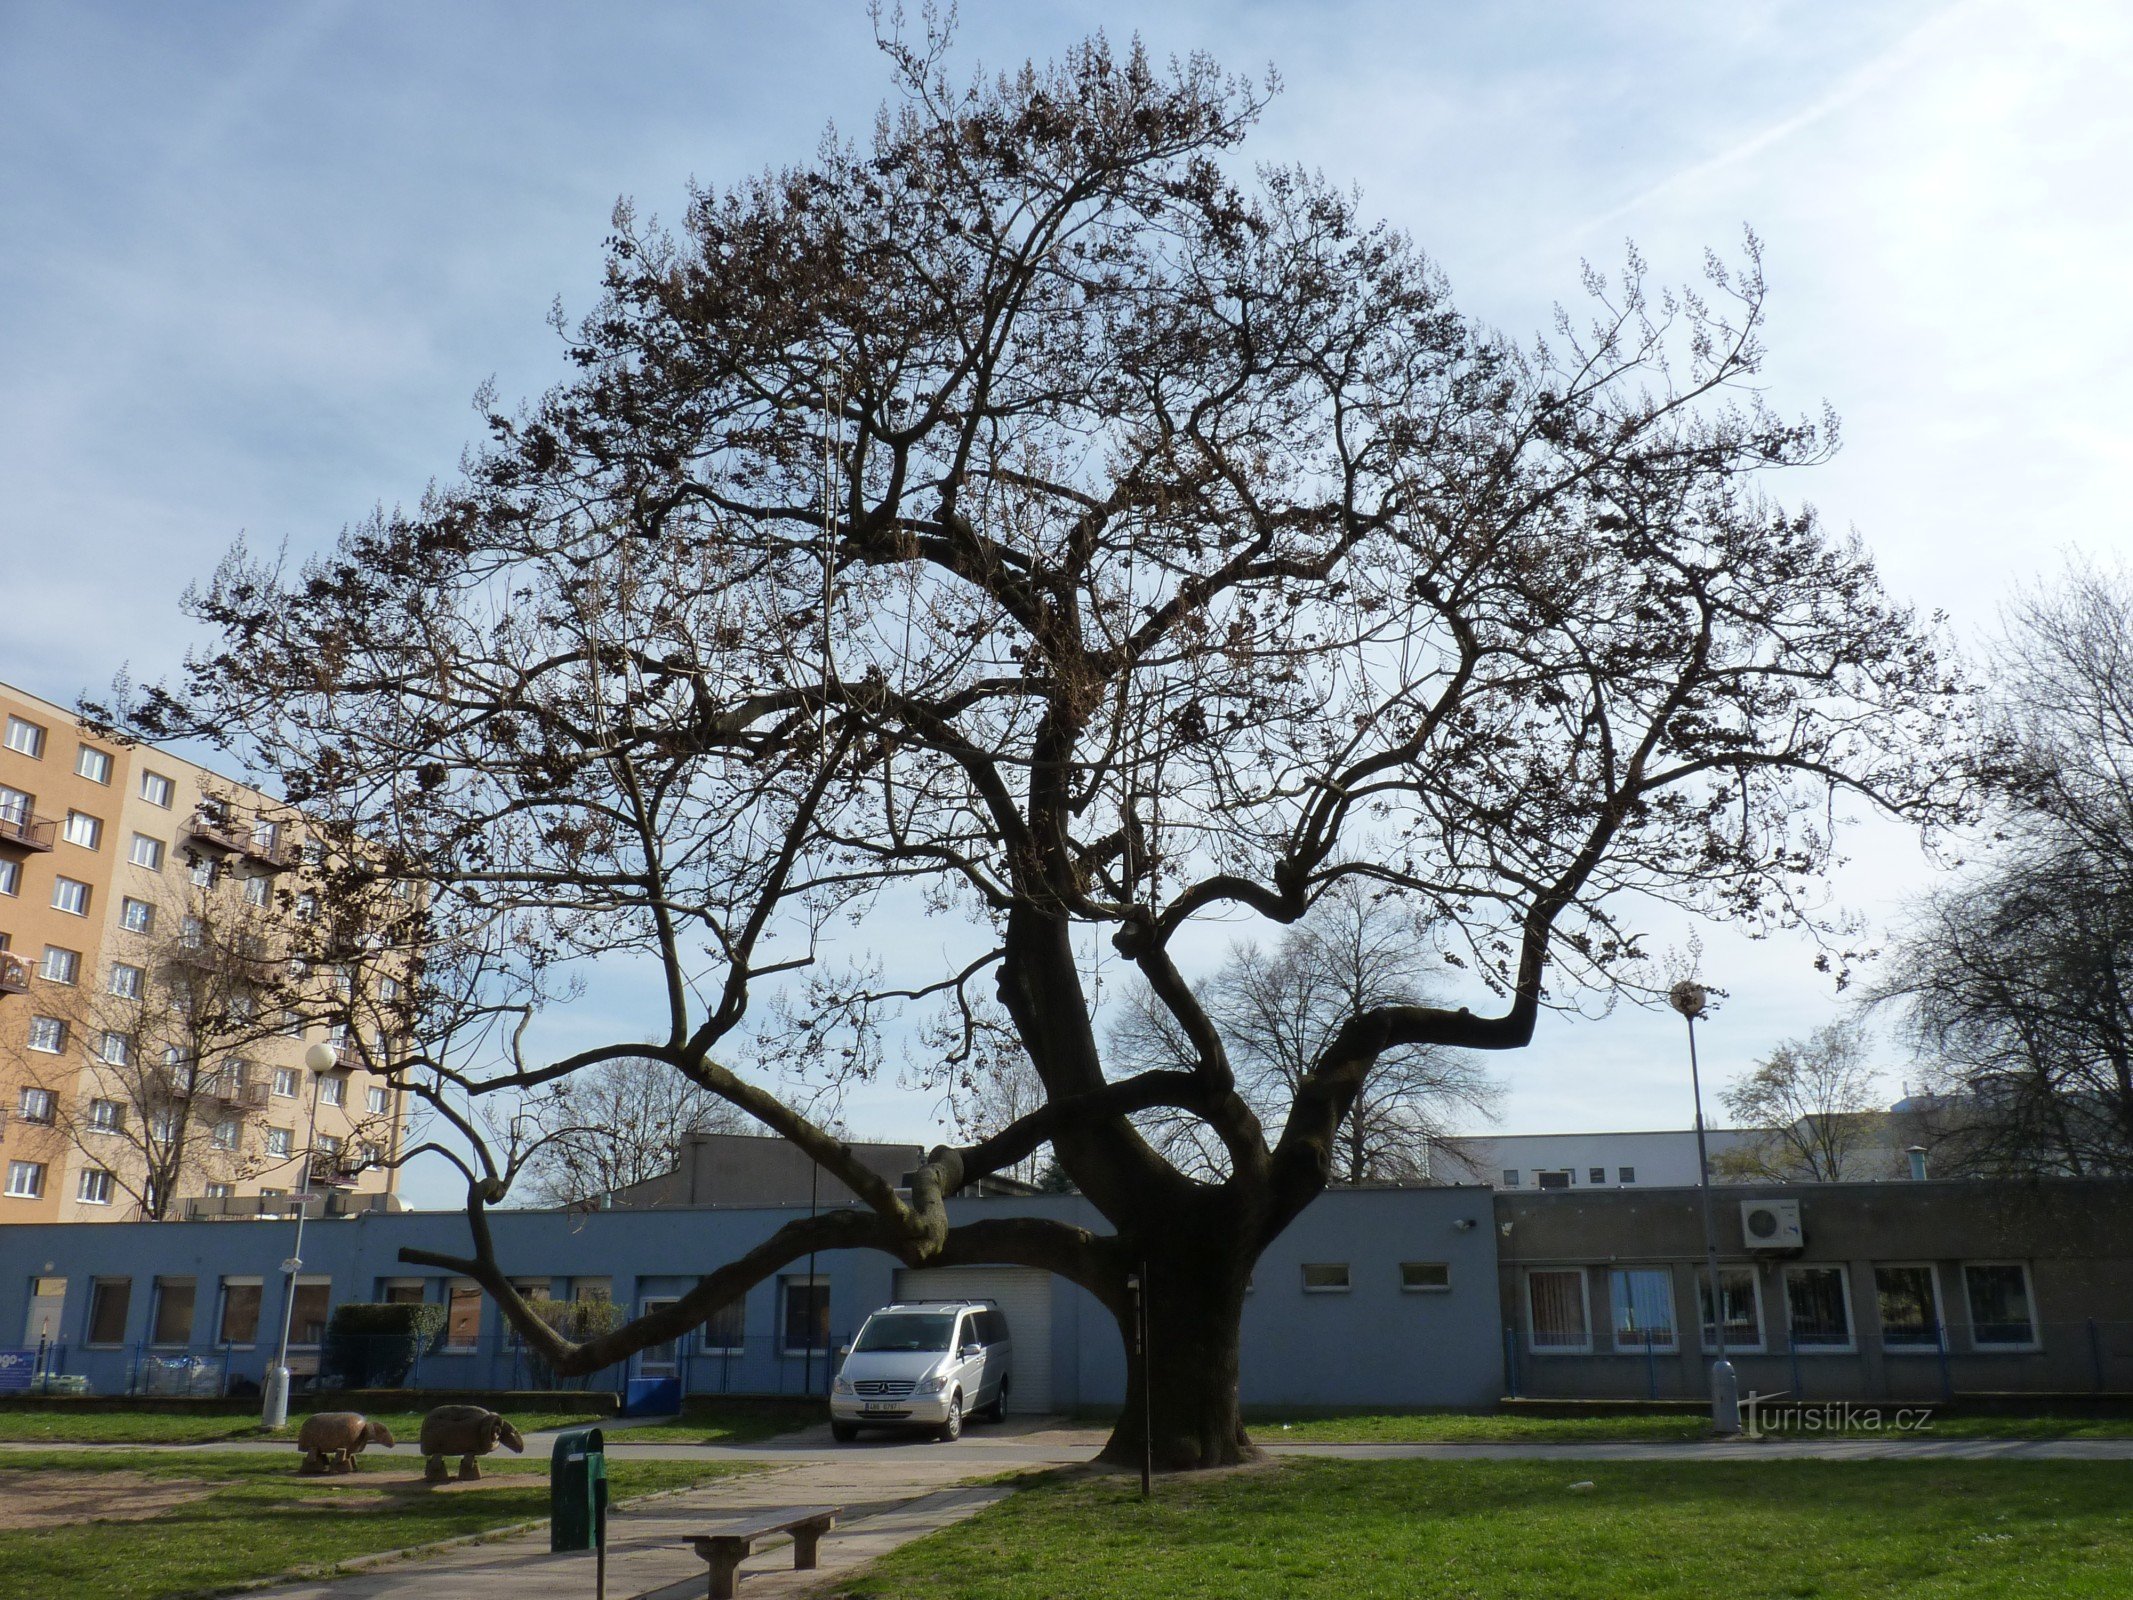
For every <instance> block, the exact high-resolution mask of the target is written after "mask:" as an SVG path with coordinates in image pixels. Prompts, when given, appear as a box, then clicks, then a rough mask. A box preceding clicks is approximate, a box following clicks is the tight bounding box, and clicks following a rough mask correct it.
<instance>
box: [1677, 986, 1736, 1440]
mask: <svg viewBox="0 0 2133 1600" xmlns="http://www.w3.org/2000/svg"><path fill="white" fill-rule="evenodd" d="M1666 1003H1667V1004H1668V1005H1670V1006H1672V1007H1673V1008H1674V1009H1675V1010H1676V1011H1678V1012H1680V1013H1681V1015H1682V1019H1683V1020H1684V1021H1686V1022H1687V1023H1688V1025H1689V1092H1690V1093H1691V1094H1692V1095H1694V1096H1695V1099H1696V1190H1697V1193H1698V1195H1699V1196H1700V1197H1701V1198H1702V1200H1703V1259H1704V1270H1705V1271H1706V1272H1708V1273H1709V1274H1710V1275H1711V1276H1710V1284H1711V1337H1712V1344H1713V1346H1714V1347H1715V1349H1716V1355H1715V1357H1714V1359H1713V1360H1712V1362H1711V1431H1712V1432H1714V1433H1718V1434H1721V1435H1731V1434H1736V1433H1739V1432H1740V1378H1739V1375H1738V1374H1736V1373H1735V1372H1734V1370H1733V1363H1732V1362H1731V1361H1729V1360H1727V1359H1726V1292H1725V1288H1724V1286H1723V1285H1722V1284H1721V1283H1720V1281H1719V1277H1718V1224H1717V1222H1716V1220H1715V1219H1714V1218H1713V1216H1712V1214H1711V1157H1710V1152H1709V1151H1708V1149H1707V1148H1706V1147H1705V1144H1704V1134H1703V1078H1702V1075H1701V1074H1700V1073H1699V1071H1698V1070H1697V1065H1696V1019H1697V1018H1698V1017H1700V1016H1702V1015H1703V1014H1704V1010H1705V1008H1706V1007H1707V1006H1708V1005H1709V1004H1710V995H1709V993H1708V992H1707V991H1706V990H1705V989H1704V986H1703V985H1702V984H1700V983H1697V982H1695V981H1694V980H1693V979H1689V978H1684V979H1682V980H1681V982H1679V983H1677V984H1675V985H1674V987H1673V988H1672V989H1670V990H1668V991H1667V996H1666ZM1700 1309H1701V1308H1700V1307H1699V1312H1700ZM1699 1320H1700V1316H1699Z"/></svg>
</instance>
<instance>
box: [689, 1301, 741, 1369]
mask: <svg viewBox="0 0 2133 1600" xmlns="http://www.w3.org/2000/svg"><path fill="white" fill-rule="evenodd" d="M725 1317H730V1318H731V1319H732V1326H731V1327H730V1328H722V1327H719V1326H717V1322H718V1319H720V1318H725ZM729 1340H730V1341H731V1342H730V1343H729V1342H728V1341H729ZM696 1353H697V1354H698V1355H703V1356H741V1355H746V1354H747V1353H748V1291H747V1290H745V1289H744V1290H742V1291H741V1292H740V1293H739V1294H737V1295H735V1296H734V1297H733V1298H732V1299H731V1300H728V1301H727V1302H726V1303H725V1304H724V1305H722V1306H720V1307H719V1308H718V1309H717V1310H715V1311H713V1312H712V1313H711V1314H710V1315H709V1316H707V1317H705V1318H704V1320H703V1321H701V1322H699V1323H698V1324H697V1325H696Z"/></svg>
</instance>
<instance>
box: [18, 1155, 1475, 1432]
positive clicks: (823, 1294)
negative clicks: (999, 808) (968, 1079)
mask: <svg viewBox="0 0 2133 1600" xmlns="http://www.w3.org/2000/svg"><path fill="white" fill-rule="evenodd" d="M805 1214H806V1208H805V1207H798V1208H795V1207H790V1206H727V1207H715V1208H674V1209H657V1210H632V1211H619V1210H618V1211H595V1212H583V1211H501V1212H495V1213H492V1214H491V1222H492V1227H493V1231H494V1234H495V1238H496V1245H497V1251H498V1254H499V1258H500V1259H501V1261H502V1263H503V1264H504V1266H505V1268H506V1270H507V1271H508V1272H509V1273H510V1274H511V1276H512V1277H513V1278H514V1279H515V1280H517V1281H518V1282H519V1283H520V1284H521V1285H522V1286H523V1287H527V1288H530V1289H535V1290H539V1291H544V1292H546V1293H547V1294H548V1295H549V1296H550V1297H551V1298H553V1299H556V1300H573V1299H588V1298H605V1299H611V1300H613V1301H614V1302H615V1303H616V1304H617V1305H618V1306H619V1307H620V1308H621V1309H622V1310H624V1311H625V1312H628V1313H631V1314H635V1313H639V1312H642V1311H643V1310H645V1309H646V1308H647V1307H649V1306H652V1305H656V1304H658V1303H659V1302H660V1301H662V1300H669V1299H673V1298H675V1297H677V1296H679V1295H681V1294H683V1293H685V1292H687V1290H688V1289H690V1288H691V1287H693V1286H694V1284H695V1282H696V1280H697V1277H698V1275H699V1274H700V1273H703V1272H708V1271H710V1270H711V1269H712V1268H714V1267H717V1266H719V1265H722V1264H723V1263H725V1262H727V1261H730V1260H732V1259H734V1258H735V1257H736V1256H739V1255H740V1254H742V1253H743V1252H745V1251H746V1250H748V1249H750V1248H751V1247H753V1246H754V1245H756V1244H757V1243H759V1242H761V1241H762V1240H763V1239H764V1238H766V1237H768V1236H769V1235H770V1234H771V1233H772V1232H774V1231H775V1230H776V1229H777V1228H779V1227H780V1226H782V1225H783V1224H785V1223H786V1222H788V1221H790V1220H792V1219H793V1218H794V1217H795V1216H801V1215H805ZM950 1214H951V1217H952V1218H953V1220H955V1221H957V1222H962V1221H967V1220H970V1219H972V1218H974V1217H976V1216H980V1215H1043V1216H1053V1217H1058V1218H1060V1219H1061V1220H1064V1221H1069V1222H1073V1223H1075V1224H1078V1225H1081V1226H1086V1227H1093V1228H1101V1227H1103V1226H1104V1224H1103V1221H1102V1219H1101V1218H1100V1217H1099V1216H1098V1215H1097V1213H1096V1212H1095V1210H1094V1208H1093V1207H1091V1206H1090V1205H1089V1204H1088V1203H1087V1202H1086V1201H1085V1200H1083V1199H1081V1198H1079V1197H1077V1196H1071V1195H1062V1196H1013V1197H997V1198H983V1199H968V1200H957V1201H952V1202H951V1203H950ZM293 1235H294V1226H293V1223H290V1222H285V1221H239V1222H232V1221H196V1222H161V1223H156V1222H140V1223H98V1224H50V1225H29V1226H20V1227H10V1228H5V1229H0V1346H4V1343H5V1341H7V1340H8V1339H9V1338H11V1337H12V1336H14V1335H16V1334H17V1332H18V1330H19V1332H20V1336H21V1338H22V1347H23V1348H25V1349H29V1350H32V1351H38V1350H41V1351H42V1352H43V1363H42V1364H43V1366H44V1367H45V1368H46V1369H47V1370H50V1371H54V1372H57V1373H60V1374H64V1375H67V1376H68V1377H69V1379H71V1380H72V1381H73V1382H74V1383H75V1384H77V1385H85V1386H86V1387H87V1389H88V1390H89V1391H90V1392H93V1393H98V1394H123V1393H135V1392H166V1393H185V1392H192V1393H221V1392H228V1391H230V1390H236V1391H239V1392H245V1391H248V1390H249V1389H250V1387H251V1386H253V1385H256V1384H257V1383H258V1382H259V1381H260V1379H261V1376H262V1375H263V1373H264V1370H265V1368H266V1367H267V1366H268V1365H269V1364H270V1363H271V1361H272V1359H273V1353H274V1348H275V1345H276V1342H277V1339H278V1336H279V1332H280V1326H281V1318H282V1316H283V1314H284V1310H285V1309H286V1310H287V1312H288V1314H289V1316H290V1321H291V1326H292V1332H291V1348H292V1360H291V1363H290V1364H291V1366H292V1368H294V1369H295V1370H297V1371H298V1372H299V1373H309V1372H315V1371H316V1368H317V1364H318V1354H319V1344H320V1338H321V1335H322V1333H323V1330H324V1327H325V1323H326V1319H327V1317H328V1315H329V1314H330V1310H331V1308H332V1307H333V1306H335V1305H338V1304H341V1303H343V1302H346V1301H380V1300H420V1301H423V1302H426V1303H429V1304H433V1305H437V1306H441V1307H443V1308H444V1311H445V1326H444V1329H443V1331H442V1332H441V1333H440V1334H439V1335H438V1337H437V1339H436V1340H435V1342H434V1343H433V1344H432V1345H431V1346H430V1347H429V1348H428V1349H427V1350H425V1351H424V1352H423V1353H422V1355H421V1357H420V1358H419V1360H418V1362H417V1364H416V1366H415V1368H414V1369H413V1370H412V1371H411V1372H410V1373H409V1374H408V1377H407V1379H406V1381H407V1382H408V1383H410V1384H412V1385H415V1386H418V1387H423V1388H437V1389H447V1388H449V1389H498V1388H524V1387H544V1386H546V1381H547V1380H546V1377H545V1375H544V1374H542V1373H541V1372H539V1371H538V1370H536V1368H535V1366H534V1364H533V1363H532V1362H531V1361H530V1359H529V1358H528V1357H527V1355H526V1352H525V1351H524V1349H523V1348H522V1347H521V1346H520V1344H519V1343H518V1341H517V1340H516V1339H515V1338H514V1337H513V1335H512V1334H511V1332H510V1330H509V1328H508V1327H506V1326H505V1325H504V1324H503V1322H502V1319H501V1318H500V1316H499V1315H498V1313H497V1310H496V1307H495V1306H494V1305H493V1304H491V1303H490V1302H489V1301H488V1299H487V1297H486V1296H484V1295H481V1294H480V1293H479V1292H478V1291H477V1290H476V1289H475V1286H474V1285H473V1284H472V1283H471V1282H468V1281H466V1280H463V1279H454V1278H453V1277H452V1275H451V1274H449V1273H446V1272H443V1271H440V1270H437V1269H434V1268H424V1267H411V1266H408V1265H406V1264H405V1263H403V1262H402V1261H400V1260H399V1251H400V1250H401V1248H402V1247H404V1246H415V1247H418V1248H424V1249H430V1250H438V1251H444V1252H447V1253H453V1254H461V1253H464V1252H465V1251H466V1249H467V1234H466V1220H465V1218H464V1217H463V1216H461V1215H460V1214H459V1213H457V1212H399V1213H391V1212H376V1211H372V1212H362V1213H359V1214H357V1215H354V1216H350V1217H337V1218H322V1219H317V1220H313V1221H311V1222H310V1223H308V1224H307V1225H306V1228H305V1232H304V1238H303V1260H302V1266H301V1269H300V1270H299V1271H298V1272H297V1274H296V1277H295V1280H294V1293H293V1300H290V1299H288V1298H287V1295H288V1292H289V1290H288V1279H287V1277H286V1275H285V1273H284V1270H283V1265H282V1264H283V1262H284V1261H285V1260H286V1259H287V1258H288V1256H289V1253H290V1250H291V1248H292V1245H293V1242H294V1239H293ZM1496 1242H1497V1230H1496V1228H1495V1226H1494V1225H1493V1212H1492V1207H1491V1196H1490V1194H1489V1192H1488V1191H1487V1190H1486V1189H1479V1188H1415V1189H1361V1190H1354V1189H1350V1190H1332V1191H1329V1192H1328V1193H1326V1194H1325V1195H1323V1196H1321V1197H1320V1198H1319V1199H1318V1200H1317V1201H1316V1202H1314V1203H1313V1204H1312V1205H1311V1206H1310V1208H1309V1209H1308V1210H1306V1211H1305V1212H1304V1214H1303V1215H1302V1216H1301V1217H1300V1218H1299V1219H1298V1220H1297V1221H1296V1223H1295V1224H1294V1225H1293V1226H1292V1227H1290V1229H1289V1230H1288V1231H1287V1232H1286V1233H1285V1234H1283V1236H1282V1237H1281V1238H1280V1239H1278V1240H1276V1241H1275V1243H1274V1245H1273V1246H1272V1247H1271V1248H1270V1249H1269V1250H1268V1251H1267V1252H1266V1254H1265V1255H1264V1256H1263V1257H1262V1258H1261V1260H1260V1262H1259V1265H1258V1268H1257V1270H1256V1272H1255V1274H1254V1278H1253V1284H1252V1291H1251V1294H1250V1295H1249V1296H1248V1298H1247V1300H1246V1303H1245V1311H1244V1327H1243V1377H1242V1391H1243V1392H1242V1398H1243V1400H1244V1403H1245V1404H1246V1405H1295V1406H1343V1405H1357V1406H1361V1405H1400V1406H1479V1405H1487V1404H1490V1403H1492V1402H1494V1401H1495V1400H1496V1398H1497V1397H1498V1396H1499V1395H1501V1394H1502V1393H1503V1392H1504V1346H1503V1339H1502V1334H1501V1324H1500V1321H1499V1315H1498V1306H1497V1273H1498V1262H1497V1254H1496ZM944 1295H969V1296H987V1297H990V1298H992V1299H993V1300H995V1301H996V1302H997V1303H998V1304H999V1305H1000V1307H1001V1308H1002V1310H1003V1311H1005V1312H1006V1314H1007V1318H1008V1323H1009V1327H1010V1329H1011V1330H1012V1332H1013V1335H1014V1339H1015V1344H1016V1362H1015V1365H1016V1380H1015V1388H1014V1392H1013V1395H1012V1396H1011V1400H1010V1406H1011V1408H1012V1409H1018V1410H1026V1411H1034V1412H1044V1411H1067V1410H1072V1409H1075V1408H1077V1407H1081V1406H1098V1407H1100V1406H1104V1405H1108V1404H1115V1403H1117V1402H1118V1401H1119V1400H1120V1399H1121V1398H1122V1396H1123V1392H1124V1382H1125V1364H1124V1357H1123V1352H1122V1349H1121V1346H1120V1342H1119V1336H1118V1331H1117V1328H1116V1326H1115V1324H1114V1323H1113V1321H1112V1319H1111V1317H1110V1315H1109V1313H1107V1312H1106V1311H1105V1310H1104V1309H1103V1308H1102V1307H1101V1306H1100V1305H1099V1304H1097V1302H1096V1301H1095V1300H1094V1299H1093V1298H1091V1297H1090V1296H1089V1295H1088V1294H1086V1293H1085V1292H1083V1291H1082V1290H1080V1289H1078V1288H1076V1287H1075V1286H1074V1285H1072V1284H1069V1283H1067V1282H1065V1281H1064V1280H1061V1279H1055V1278H1053V1277H1052V1276H1051V1275H1050V1274H1047V1273H1044V1272H1041V1271H1035V1270H1032V1269H1029V1268H1019V1267H955V1268H934V1269H919V1270H910V1269H906V1268H903V1267H901V1266H900V1265H899V1264H898V1263H897V1262H895V1261H893V1260H891V1259H890V1258H889V1257H887V1256H883V1255H880V1254H877V1253H875V1252H871V1251H842V1252H833V1253H828V1254H824V1255H822V1256H821V1257H819V1258H818V1259H817V1260H816V1261H815V1262H814V1263H813V1266H812V1270H810V1267H809V1264H808V1263H807V1262H805V1261H802V1262H797V1263H794V1264H793V1265H792V1266H790V1267H787V1268H786V1269H784V1270H783V1271H781V1272H780V1273H778V1274H777V1275H775V1276H774V1277H772V1278H770V1279H767V1280H765V1281H764V1282H763V1283H760V1284H758V1285H757V1286H756V1287H755V1288H753V1289H752V1290H750V1291H749V1292H748V1294H747V1295H746V1296H745V1298H744V1300H743V1301H742V1302H741V1303H740V1304H739V1305H736V1306H729V1307H727V1308H726V1309H725V1310H724V1311H723V1312H721V1313H720V1314H719V1315H718V1316H716V1317H714V1318H713V1319H712V1320H711V1321H710V1322H708V1323H706V1324H704V1325H702V1326H699V1327H697V1328H695V1329H693V1330H692V1331H691V1332H690V1334H689V1335H688V1336H687V1337H686V1338H684V1339H682V1340H680V1341H677V1342H676V1343H675V1344H673V1345H670V1346H662V1347H659V1348H657V1349H653V1350H647V1351H644V1352H642V1353H641V1354H639V1355H638V1356H636V1357H634V1358H632V1361H631V1363H630V1365H629V1369H628V1370H627V1371H626V1372H624V1371H611V1372H608V1373H603V1374H599V1375H597V1376H596V1377H595V1378H593V1379H592V1380H591V1384H592V1386H595V1387H600V1388H612V1389H620V1388H621V1387H622V1386H623V1380H624V1379H626V1378H636V1377H673V1378H678V1379H679V1380H680V1383H681V1387H682V1389H683V1391H684V1392H685V1393H746V1394H780V1393H783V1394H802V1393H809V1392H821V1391H823V1390H824V1389H826V1387H827V1384H828V1379H829V1375H830V1374H829V1368H830V1366H831V1364H832V1363H833V1362H834V1359H835V1358H834V1351H835V1349H836V1347H837V1346H838V1345H839V1344H841V1343H843V1342H844V1341H845V1340H846V1339H848V1338H849V1337H850V1335H851V1334H852V1332H853V1331H854V1330H855V1329H856V1328H857V1327H858V1325H859V1323H860V1322H861V1321H862V1320H863V1319H864V1318H865V1316H866V1315H867V1313H868V1312H870V1311H871V1310H873V1309H874V1308H875V1307H876V1306H879V1305H882V1304H885V1303H887V1302H889V1301H890V1300H893V1299H897V1298H916V1297H929V1296H930V1297H940V1296H944ZM1154 1336H1155V1337H1158V1338H1160V1337H1161V1330H1160V1329H1159V1328H1158V1329H1156V1330H1154Z"/></svg>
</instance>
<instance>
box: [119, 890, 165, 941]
mask: <svg viewBox="0 0 2133 1600" xmlns="http://www.w3.org/2000/svg"><path fill="white" fill-rule="evenodd" d="M119 926H120V927H121V928H123V929H125V930H126V932H128V933H139V934H152V933H154V932H155V931H156V908H155V902H154V901H152V900H137V899H135V898H134V897H133V896H132V895H130V894H128V895H121V896H119Z"/></svg>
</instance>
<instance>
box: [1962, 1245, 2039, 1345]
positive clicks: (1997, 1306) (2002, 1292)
mask: <svg viewBox="0 0 2133 1600" xmlns="http://www.w3.org/2000/svg"><path fill="white" fill-rule="evenodd" d="M1963 1289H1964V1291H1965V1293H1966V1294H1967V1295H1968V1297H1969V1300H1970V1342H1971V1343H1972V1344H1974V1345H1976V1346H1977V1347H1978V1349H1980V1350H2034V1349H2036V1348H2037V1318H2036V1311H2035V1305H2036V1302H2035V1301H2034V1300H2033V1299H2032V1298H2031V1297H2030V1292H2029V1268H2027V1267H2025V1266H2024V1265H2022V1263H2021V1262H2019V1261H1972V1262H1965V1263H1964V1265H1963Z"/></svg>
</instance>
